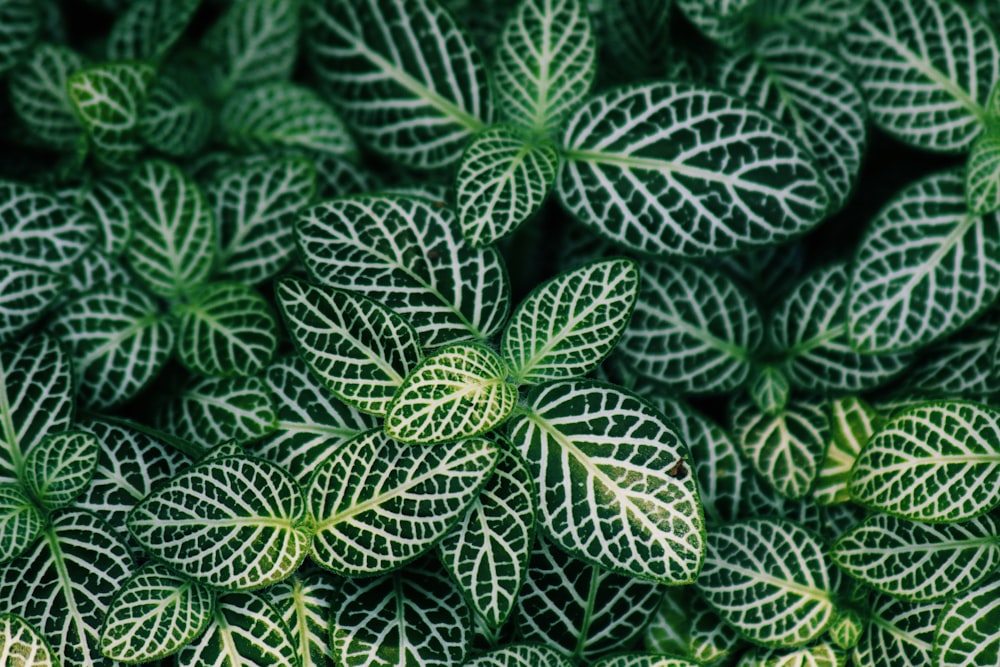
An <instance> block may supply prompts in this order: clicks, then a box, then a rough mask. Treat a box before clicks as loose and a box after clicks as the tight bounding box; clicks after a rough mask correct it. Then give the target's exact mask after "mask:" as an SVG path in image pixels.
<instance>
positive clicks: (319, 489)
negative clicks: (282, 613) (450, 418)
mask: <svg viewBox="0 0 1000 667" xmlns="http://www.w3.org/2000/svg"><path fill="white" fill-rule="evenodd" d="M497 457H498V453H497V448H496V446H495V445H493V444H492V443H491V442H489V441H488V440H486V439H484V438H471V439H468V440H463V441H460V442H452V443H448V444H445V445H439V446H436V447H410V446H408V445H404V444H401V443H398V442H395V441H394V440H390V439H389V438H388V437H387V436H386V435H385V434H384V433H381V432H380V431H378V430H375V431H369V432H367V433H364V434H362V435H360V436H358V437H357V438H355V439H354V440H351V441H349V442H347V443H345V444H344V445H342V446H341V447H340V448H339V449H338V450H337V451H335V452H334V453H333V454H331V455H330V456H328V457H327V458H326V459H325V460H324V461H323V462H322V463H321V464H320V465H319V466H318V467H317V469H316V473H315V474H314V475H313V477H312V479H311V480H310V482H309V491H308V503H309V508H310V510H311V512H312V516H313V517H314V518H315V521H316V529H315V539H314V540H313V544H312V551H311V552H310V557H311V558H312V560H314V561H315V562H316V563H317V564H319V565H321V566H323V567H325V568H327V569H329V570H332V571H334V572H336V573H338V574H343V575H346V576H371V575H373V574H381V573H384V572H388V571H389V570H393V569H396V568H398V567H400V566H402V565H405V564H406V563H409V562H411V561H412V560H414V559H415V558H418V557H419V556H420V555H421V554H423V553H425V552H426V551H427V550H428V549H431V548H432V547H433V546H434V545H435V544H437V542H439V541H440V540H441V538H443V537H444V535H445V534H446V533H447V532H448V530H449V529H451V527H452V526H454V525H455V523H456V522H458V521H459V520H460V519H461V517H462V514H463V512H464V511H465V510H466V508H468V507H469V505H470V504H471V503H472V502H473V501H474V500H475V498H476V496H477V495H478V494H479V491H480V489H481V488H482V486H483V484H485V483H486V480H487V478H488V477H489V476H490V474H491V473H492V471H493V468H494V467H495V466H496V463H497Z"/></svg>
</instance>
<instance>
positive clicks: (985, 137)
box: [965, 131, 1000, 215]
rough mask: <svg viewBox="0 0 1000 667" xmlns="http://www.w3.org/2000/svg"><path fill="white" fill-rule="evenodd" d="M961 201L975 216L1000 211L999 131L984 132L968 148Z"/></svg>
mask: <svg viewBox="0 0 1000 667" xmlns="http://www.w3.org/2000/svg"><path fill="white" fill-rule="evenodd" d="M965 201H966V204H967V205H968V207H969V211H970V212H972V213H975V214H978V215H986V214H987V213H992V212H993V211H996V210H997V209H1000V132H995V131H987V132H984V133H983V134H982V135H980V137H979V138H978V139H976V141H975V143H973V144H972V148H971V149H969V157H968V161H967V162H966V164H965Z"/></svg>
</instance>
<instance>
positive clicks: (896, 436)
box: [849, 401, 1000, 523]
mask: <svg viewBox="0 0 1000 667" xmlns="http://www.w3.org/2000/svg"><path fill="white" fill-rule="evenodd" d="M998 484H1000V413H998V412H997V411H996V410H994V409H993V408H989V407H986V406H985V405H978V404H976V403H967V402H964V401H947V402H937V403H926V404H923V405H917V406H916V407H912V408H910V409H908V410H904V411H902V412H900V413H899V414H897V415H896V416H895V417H894V418H893V419H892V420H891V421H890V422H889V423H887V424H886V425H885V426H883V427H882V428H881V429H880V430H879V431H878V432H876V433H875V435H874V436H872V438H871V440H869V441H868V444H867V445H866V446H865V448H864V449H863V450H861V454H860V455H859V456H858V459H857V461H855V463H854V468H853V469H852V470H851V481H850V484H849V489H850V492H851V496H853V497H854V498H855V499H856V500H857V501H859V502H861V503H863V504H865V505H867V506H868V507H870V508H872V509H876V510H879V511H882V512H886V513H888V514H894V515H896V516H900V517H903V518H906V519H912V520H914V521H929V522H936V523H937V522H940V523H944V522H953V521H963V520H965V519H971V518H973V517H976V516H979V515H980V514H983V513H985V512H988V511H989V510H991V509H992V508H994V507H996V506H997V505H1000V485H998Z"/></svg>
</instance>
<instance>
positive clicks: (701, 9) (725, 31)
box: [677, 0, 754, 49]
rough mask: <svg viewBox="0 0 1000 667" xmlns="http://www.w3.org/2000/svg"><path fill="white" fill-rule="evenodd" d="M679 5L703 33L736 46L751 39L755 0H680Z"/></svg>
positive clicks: (722, 42)
mask: <svg viewBox="0 0 1000 667" xmlns="http://www.w3.org/2000/svg"><path fill="white" fill-rule="evenodd" d="M677 7H678V9H680V10H681V12H683V14H684V16H686V17H687V19H688V20H689V21H690V22H691V23H692V24H694V26H695V27H696V28H697V29H698V30H699V31H700V32H701V33H702V34H703V35H705V36H706V37H708V38H709V39H710V40H712V41H713V42H715V43H716V44H718V45H719V46H721V47H722V48H724V49H732V48H734V47H736V46H739V45H740V44H742V43H743V41H744V40H745V39H746V38H747V32H748V30H749V26H750V20H751V18H752V16H753V14H752V10H753V7H754V0H677Z"/></svg>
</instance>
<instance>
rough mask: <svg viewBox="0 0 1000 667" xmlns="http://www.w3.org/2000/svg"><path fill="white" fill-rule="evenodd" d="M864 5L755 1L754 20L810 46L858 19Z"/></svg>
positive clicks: (833, 0) (850, 0)
mask: <svg viewBox="0 0 1000 667" xmlns="http://www.w3.org/2000/svg"><path fill="white" fill-rule="evenodd" d="M865 4H867V0H757V1H756V2H755V3H754V5H753V12H754V17H753V21H754V23H755V24H756V25H757V26H759V28H761V29H762V30H765V31H772V30H783V31H785V32H787V33H789V34H793V35H799V36H801V37H804V38H806V39H807V40H809V41H810V42H811V43H813V44H829V43H832V42H833V41H834V40H835V39H837V38H838V37H840V36H841V35H842V34H843V33H844V31H845V30H847V28H848V27H849V26H850V25H851V24H852V23H854V21H855V20H857V18H858V16H859V15H860V14H861V12H862V11H864V8H865ZM852 78H853V77H852Z"/></svg>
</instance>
